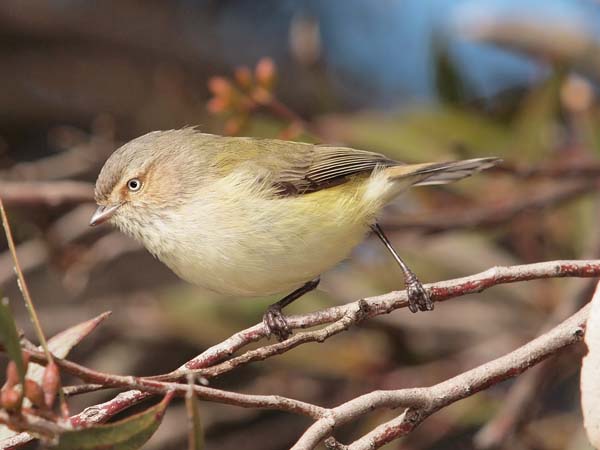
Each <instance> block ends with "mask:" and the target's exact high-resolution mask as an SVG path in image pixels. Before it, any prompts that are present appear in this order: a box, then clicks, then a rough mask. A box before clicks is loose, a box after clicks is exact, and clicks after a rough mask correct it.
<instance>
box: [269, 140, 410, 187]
mask: <svg viewBox="0 0 600 450" xmlns="http://www.w3.org/2000/svg"><path fill="white" fill-rule="evenodd" d="M309 148H310V150H309V151H306V152H303V153H304V155H301V156H302V157H300V158H298V159H297V158H293V161H290V162H291V163H292V167H289V168H288V169H285V170H282V171H281V172H279V174H277V175H276V176H275V177H274V179H273V185H274V186H275V188H276V193H277V194H278V195H298V194H307V193H310V192H315V191H319V190H321V189H326V188H328V187H331V186H335V185H338V184H341V183H344V182H346V181H347V180H348V177H349V176H351V175H355V174H359V173H365V172H368V173H370V172H372V171H373V170H374V169H375V168H377V167H390V166H397V165H399V164H401V163H399V162H397V161H394V160H391V159H389V158H387V157H386V156H384V155H381V154H379V153H373V152H367V151H364V150H355V149H352V148H346V147H332V146H327V145H315V146H312V147H309ZM298 156H300V155H298Z"/></svg>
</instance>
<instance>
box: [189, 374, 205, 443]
mask: <svg viewBox="0 0 600 450" xmlns="http://www.w3.org/2000/svg"><path fill="white" fill-rule="evenodd" d="M188 382H189V385H190V390H189V392H188V393H187V394H186V396H185V406H186V409H187V413H188V421H189V434H188V444H189V450H204V431H203V430H202V419H201V418H200V405H199V402H198V396H197V395H196V393H195V392H194V390H193V389H192V388H193V382H194V381H193V377H192V378H191V379H190V380H188Z"/></svg>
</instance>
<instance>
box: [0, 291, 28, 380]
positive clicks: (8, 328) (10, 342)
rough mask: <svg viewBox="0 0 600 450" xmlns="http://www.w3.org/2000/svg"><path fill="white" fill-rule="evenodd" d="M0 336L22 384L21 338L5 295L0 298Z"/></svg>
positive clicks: (23, 371) (23, 377)
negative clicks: (15, 366)
mask: <svg viewBox="0 0 600 450" xmlns="http://www.w3.org/2000/svg"><path fill="white" fill-rule="evenodd" d="M0 338H2V343H3V344H4V346H5V348H6V351H7V353H8V356H9V357H10V359H12V360H13V361H14V362H15V364H16V365H17V371H18V372H19V378H20V380H21V384H23V383H24V382H25V363H24V361H23V354H22V353H21V340H20V339H19V333H18V332H17V326H16V324H15V319H14V318H13V316H12V311H11V310H10V306H9V305H8V299H7V298H6V297H4V298H2V300H0Z"/></svg>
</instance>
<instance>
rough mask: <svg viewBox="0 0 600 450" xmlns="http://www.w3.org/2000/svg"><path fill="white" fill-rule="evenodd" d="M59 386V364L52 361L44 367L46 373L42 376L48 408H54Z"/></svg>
mask: <svg viewBox="0 0 600 450" xmlns="http://www.w3.org/2000/svg"><path fill="white" fill-rule="evenodd" d="M59 386H60V372H59V371H58V366H57V365H56V364H55V363H54V362H52V363H50V364H48V365H47V366H46V369H44V375H43V377H42V389H43V391H44V402H45V403H46V406H47V407H48V408H52V405H53V404H54V399H55V398H56V394H57V392H58V387H59Z"/></svg>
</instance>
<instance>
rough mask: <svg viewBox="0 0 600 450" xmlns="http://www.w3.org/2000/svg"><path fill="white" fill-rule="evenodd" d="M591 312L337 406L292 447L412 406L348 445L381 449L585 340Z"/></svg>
mask: <svg viewBox="0 0 600 450" xmlns="http://www.w3.org/2000/svg"><path fill="white" fill-rule="evenodd" d="M588 314H589V305H588V306H585V307H583V308H582V309H581V310H579V311H578V312H577V313H576V314H574V315H573V316H571V317H570V318H569V319H567V320H565V321H564V322H562V323H561V324H560V325H558V326H556V327H555V328H553V329H552V330H551V331H549V332H548V333H546V334H544V335H542V336H540V337H538V338H536V339H534V340H533V341H531V342H529V343H527V344H525V345H523V346H522V347H520V348H518V349H517V350H515V351H513V352H511V353H509V354H507V355H504V356H502V357H500V358H498V359H495V360H494V361H490V362H488V363H486V364H483V365H481V366H479V367H477V368H475V369H472V370H469V371H467V372H464V373H462V374H460V375H457V376H456V377H454V378H451V379H449V380H446V381H444V382H442V383H439V384H436V385H434V386H431V387H429V388H417V389H402V390H398V391H375V392H371V393H369V394H366V395H363V396H361V397H357V398H355V399H353V400H350V401H349V402H347V403H344V404H342V405H340V406H338V407H336V408H333V409H332V410H330V412H329V413H328V414H327V416H326V417H324V418H323V419H320V420H318V421H317V422H315V423H314V424H313V425H312V426H311V427H310V428H309V429H308V430H307V431H306V433H305V434H304V435H303V436H302V437H301V438H300V440H299V441H298V442H297V443H296V445H295V446H294V447H292V449H293V450H308V449H313V448H315V447H316V446H317V445H318V444H319V443H320V442H321V441H322V440H323V439H325V438H326V437H328V436H329V435H330V434H331V433H332V431H333V430H334V428H335V427H337V426H339V425H342V424H345V423H348V422H350V421H352V420H354V419H356V418H357V417H360V416H362V415H364V414H365V413H368V412H370V411H372V410H374V409H375V408H380V407H388V408H397V407H406V408H408V409H407V410H406V411H404V412H403V413H402V414H401V415H399V416H398V417H396V418H394V419H392V420H391V421H389V422H387V423H384V424H382V425H380V426H378V427H377V428H375V429H374V430H373V431H371V432H370V433H368V434H366V435H365V436H363V437H362V438H360V439H358V440H357V441H355V442H354V443H352V444H351V445H350V446H348V449H352V450H363V449H364V450H367V449H368V450H373V449H376V448H379V447H381V446H383V445H385V444H386V443H388V442H390V441H392V440H394V439H397V438H398V437H400V436H403V435H406V434H408V433H410V432H411V431H412V430H413V429H414V428H415V427H416V426H417V425H419V424H420V423H421V422H422V421H423V420H425V419H426V418H427V417H429V416H430V415H431V414H433V413H435V412H436V411H438V410H439V409H441V408H443V407H445V406H448V405H449V404H451V403H454V402H456V401H458V400H461V399H463V398H465V397H469V396H471V395H473V394H475V393H477V392H479V391H482V390H484V389H487V388H488V387H490V386H492V385H494V384H497V383H499V382H501V381H504V380H506V379H508V378H512V377H515V376H517V375H519V374H521V373H522V372H524V371H525V370H527V369H528V368H529V367H532V366H534V365H536V364H537V363H539V362H540V361H543V360H544V359H546V358H548V357H549V356H551V355H553V354H554V353H556V352H558V351H560V350H562V349H563V348H564V347H566V346H568V345H571V344H574V343H576V342H579V341H580V340H581V339H582V338H583V334H584V329H585V322H586V320H587V317H588Z"/></svg>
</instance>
